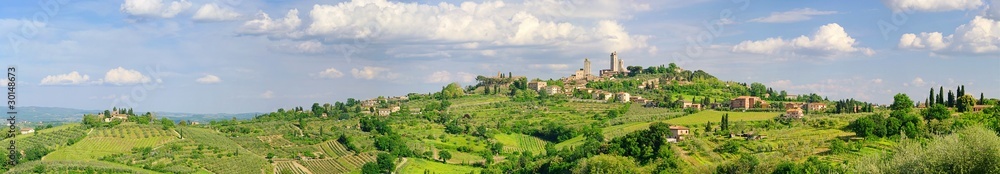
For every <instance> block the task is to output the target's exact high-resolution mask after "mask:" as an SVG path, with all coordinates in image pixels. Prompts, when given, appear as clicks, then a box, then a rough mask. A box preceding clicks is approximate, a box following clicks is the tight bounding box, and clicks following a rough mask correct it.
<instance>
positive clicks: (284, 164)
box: [274, 161, 307, 174]
mask: <svg viewBox="0 0 1000 174" xmlns="http://www.w3.org/2000/svg"><path fill="white" fill-rule="evenodd" d="M274 166H275V167H276V168H277V169H278V173H281V174H286V173H287V174H306V173H307V172H306V171H303V170H302V168H299V166H302V165H299V163H297V162H295V161H275V162H274Z"/></svg>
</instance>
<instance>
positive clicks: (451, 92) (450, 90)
mask: <svg viewBox="0 0 1000 174" xmlns="http://www.w3.org/2000/svg"><path fill="white" fill-rule="evenodd" d="M462 95H465V91H463V90H462V86H461V85H459V84H458V83H450V84H448V86H445V87H443V88H441V97H442V99H453V98H458V97H460V96H462Z"/></svg>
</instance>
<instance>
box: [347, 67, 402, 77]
mask: <svg viewBox="0 0 1000 174" xmlns="http://www.w3.org/2000/svg"><path fill="white" fill-rule="evenodd" d="M351 75H352V76H354V78H358V79H368V80H371V79H375V78H380V79H395V78H396V77H398V76H399V74H396V73H393V72H391V71H389V69H388V68H383V67H374V66H365V67H362V68H361V69H360V70H359V69H357V68H352V69H351Z"/></svg>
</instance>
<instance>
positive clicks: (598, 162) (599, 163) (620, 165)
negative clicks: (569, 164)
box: [572, 155, 639, 173]
mask: <svg viewBox="0 0 1000 174" xmlns="http://www.w3.org/2000/svg"><path fill="white" fill-rule="evenodd" d="M637 169H639V166H638V165H636V163H635V162H634V161H632V159H631V158H628V157H623V156H616V155H597V156H593V157H590V158H587V159H584V160H581V161H580V164H577V165H576V167H573V169H572V171H573V173H639V171H638V170H637Z"/></svg>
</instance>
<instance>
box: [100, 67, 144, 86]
mask: <svg viewBox="0 0 1000 174" xmlns="http://www.w3.org/2000/svg"><path fill="white" fill-rule="evenodd" d="M149 81H150V80H149V77H146V76H145V75H142V73H139V71H136V70H131V69H125V68H122V67H118V68H115V69H111V70H108V72H107V73H105V74H104V79H103V82H104V83H110V84H114V85H127V84H138V83H145V82H149Z"/></svg>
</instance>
